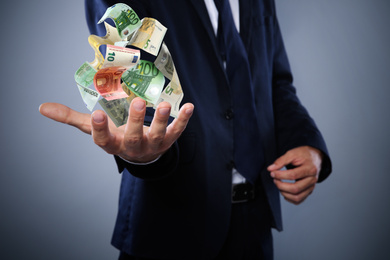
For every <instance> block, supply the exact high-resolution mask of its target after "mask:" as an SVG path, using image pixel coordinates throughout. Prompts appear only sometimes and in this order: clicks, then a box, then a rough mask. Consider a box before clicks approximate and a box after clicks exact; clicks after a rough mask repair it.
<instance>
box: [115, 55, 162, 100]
mask: <svg viewBox="0 0 390 260" xmlns="http://www.w3.org/2000/svg"><path fill="white" fill-rule="evenodd" d="M122 80H123V82H124V83H125V84H126V86H127V87H128V88H129V89H130V90H131V91H132V92H133V93H134V94H136V95H137V96H139V97H141V98H143V99H144V100H146V101H148V102H150V103H153V104H155V103H156V102H157V101H158V99H159V97H160V95H161V91H162V89H163V87H164V83H165V78H164V75H163V74H162V73H161V72H160V71H159V70H158V69H157V68H156V66H155V65H154V64H153V63H152V62H150V61H145V60H141V61H140V62H139V63H138V64H137V66H136V67H134V68H132V69H130V70H128V71H126V72H125V73H124V74H123V76H122Z"/></svg>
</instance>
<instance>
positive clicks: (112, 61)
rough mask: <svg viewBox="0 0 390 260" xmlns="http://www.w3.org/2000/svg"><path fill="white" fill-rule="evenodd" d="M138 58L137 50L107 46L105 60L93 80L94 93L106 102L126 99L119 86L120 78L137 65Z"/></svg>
mask: <svg viewBox="0 0 390 260" xmlns="http://www.w3.org/2000/svg"><path fill="white" fill-rule="evenodd" d="M139 57H140V53H139V50H133V49H130V48H124V47H119V46H114V45H107V51H106V59H105V60H104V63H103V66H102V68H101V69H100V70H99V71H98V72H97V73H96V74H95V76H94V79H93V83H94V85H95V89H96V91H97V92H99V93H100V95H102V97H103V98H105V99H107V100H113V99H119V98H125V97H127V94H126V92H124V91H123V89H122V86H121V76H122V74H123V72H125V71H126V70H127V69H129V68H131V67H134V66H135V65H136V64H137V63H138V61H139Z"/></svg>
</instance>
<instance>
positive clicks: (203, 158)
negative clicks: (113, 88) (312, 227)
mask: <svg viewBox="0 0 390 260" xmlns="http://www.w3.org/2000/svg"><path fill="white" fill-rule="evenodd" d="M115 2H116V1H112V0H86V14H87V22H88V25H89V28H90V31H91V33H92V34H97V35H101V36H102V35H105V31H104V26H103V25H99V26H97V25H96V23H97V21H98V20H99V19H100V18H101V16H102V15H103V13H104V12H105V10H106V8H107V7H109V6H111V5H113V4H115ZM119 2H120V1H119ZM123 2H124V3H126V4H128V5H129V6H130V7H132V8H133V9H134V10H135V12H137V14H138V15H139V16H140V18H143V17H153V18H156V19H157V20H159V21H160V22H161V23H162V24H163V25H165V26H166V27H167V28H168V31H167V34H166V36H165V42H166V44H167V46H168V47H169V49H170V52H171V54H172V57H173V60H174V62H175V65H176V68H177V71H178V75H179V78H180V81H181V83H182V87H183V91H184V99H183V103H185V102H191V103H193V104H194V105H195V111H194V114H193V116H192V118H191V119H190V121H189V123H188V126H187V128H186V130H185V131H184V132H183V134H182V135H181V137H180V138H179V140H178V141H177V142H176V143H175V144H174V145H173V147H172V148H171V149H170V150H168V152H167V153H166V154H164V156H163V157H162V158H160V160H159V161H157V162H156V163H153V164H151V165H147V166H134V165H130V164H128V163H125V162H123V161H122V160H120V159H119V158H117V157H116V161H117V163H118V168H119V170H120V172H122V178H123V179H122V183H121V190H120V201H119V212H118V218H117V223H116V227H115V231H114V235H113V239H112V243H113V245H114V246H115V247H117V248H118V249H120V250H123V251H125V252H127V253H128V254H133V255H139V256H144V257H150V258H152V257H159V258H164V257H166V258H178V259H190V258H192V257H193V258H194V259H204V258H212V257H213V256H215V255H216V254H217V252H218V250H219V249H220V247H221V246H222V244H223V242H224V239H225V237H226V234H227V232H228V228H229V221H230V210H231V186H232V166H233V164H232V160H233V144H234V140H233V124H232V120H229V118H230V117H226V113H229V112H231V109H232V100H233V99H234V98H239V97H232V95H231V91H230V87H229V84H228V81H227V78H226V75H225V70H224V68H223V64H222V60H221V58H220V56H219V55H218V53H219V52H218V49H217V41H216V37H215V34H214V31H213V28H212V25H211V22H210V19H209V16H208V12H207V9H206V6H205V4H204V1H203V0H154V1H147V0H142V1H141V0H138V1H136V0H126V1H123ZM240 23H241V28H240V34H241V37H242V39H243V42H244V44H245V47H246V50H247V53H248V56H249V62H250V66H251V73H252V77H253V79H252V81H253V84H254V93H255V106H256V109H257V112H258V118H257V120H258V123H259V125H260V126H261V140H253V141H254V142H261V143H262V145H263V147H264V150H265V157H266V165H269V164H271V163H272V162H273V161H274V160H275V159H276V158H277V157H278V156H280V155H282V154H283V153H285V152H286V151H288V150H289V149H292V148H295V147H298V146H302V145H309V146H312V147H316V148H318V149H320V150H321V151H323V152H324V154H325V158H324V162H323V167H322V171H321V174H320V179H319V181H322V180H323V179H325V178H326V177H327V176H328V174H329V173H330V171H331V164H330V159H329V156H328V153H327V149H326V146H325V143H324V140H323V138H322V136H321V134H320V132H319V130H318V129H317V127H316V125H315V123H314V122H313V120H312V119H311V118H310V116H309V115H308V113H307V111H306V110H305V108H304V107H303V106H302V105H301V103H300V101H299V100H298V98H297V96H296V93H295V88H294V87H293V86H292V75H291V72H290V67H289V63H288V60H287V55H286V52H285V49H284V45H283V41H282V37H281V34H280V29H279V25H278V21H277V18H276V14H275V4H274V1H272V0H243V1H240ZM243 87H245V86H243ZM233 112H234V108H233ZM152 115H153V111H148V112H147V117H146V121H149V122H150V121H151V119H152ZM235 116H239V115H235ZM250 126H251V122H248V127H250ZM243 134H245V133H243ZM252 152H253V153H256V152H257V151H255V150H254V151H252ZM266 165H265V166H266ZM265 168H266V167H264V169H262V171H261V172H259V175H258V181H257V185H262V187H263V189H264V191H265V194H266V198H267V201H268V204H269V207H270V209H271V212H272V221H271V222H272V223H270V225H272V226H273V227H275V228H277V229H278V230H281V229H282V222H281V210H280V202H279V196H280V195H279V191H278V189H277V188H276V186H275V185H274V183H273V181H272V178H271V177H270V175H269V173H268V172H267V171H266V169H265ZM251 205H253V209H252V212H253V214H254V218H256V216H257V215H256V214H260V215H261V214H262V213H261V212H257V211H258V209H257V205H256V201H255V202H254V203H252V204H251Z"/></svg>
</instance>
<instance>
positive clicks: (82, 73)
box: [74, 62, 97, 87]
mask: <svg viewBox="0 0 390 260" xmlns="http://www.w3.org/2000/svg"><path fill="white" fill-rule="evenodd" d="M96 72H97V71H96V70H95V68H94V67H92V66H91V64H90V63H89V62H84V63H83V65H81V66H80V68H79V69H78V70H77V71H76V73H75V74H74V79H75V81H76V83H77V84H78V85H80V86H83V87H88V86H90V85H91V84H92V82H93V77H94V76H95V74H96Z"/></svg>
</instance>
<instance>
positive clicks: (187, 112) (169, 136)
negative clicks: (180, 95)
mask: <svg viewBox="0 0 390 260" xmlns="http://www.w3.org/2000/svg"><path fill="white" fill-rule="evenodd" d="M193 112H194V105H193V104H191V103H186V104H184V105H183V106H182V107H181V109H180V111H179V115H178V117H177V118H176V119H175V120H173V122H172V123H171V124H170V125H169V126H168V127H167V132H166V137H165V141H166V143H167V144H169V146H170V145H172V143H174V142H175V141H176V140H177V138H179V136H180V135H181V133H182V132H183V131H184V129H185V128H186V126H187V124H188V121H189V120H190V118H191V116H192V114H193Z"/></svg>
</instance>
